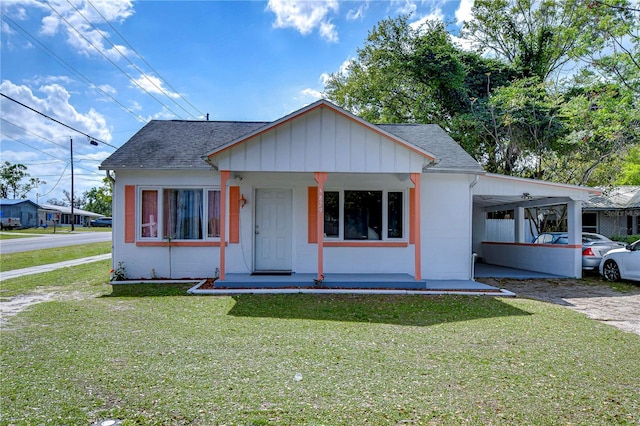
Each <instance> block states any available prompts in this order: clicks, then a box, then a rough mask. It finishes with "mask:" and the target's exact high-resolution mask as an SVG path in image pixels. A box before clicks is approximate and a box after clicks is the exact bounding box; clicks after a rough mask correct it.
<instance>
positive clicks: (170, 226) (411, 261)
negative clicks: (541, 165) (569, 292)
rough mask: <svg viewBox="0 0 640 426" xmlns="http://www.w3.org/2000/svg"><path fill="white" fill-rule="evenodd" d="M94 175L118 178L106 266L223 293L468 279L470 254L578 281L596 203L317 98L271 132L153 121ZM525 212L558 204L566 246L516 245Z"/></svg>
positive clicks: (435, 136) (441, 136)
mask: <svg viewBox="0 0 640 426" xmlns="http://www.w3.org/2000/svg"><path fill="white" fill-rule="evenodd" d="M100 169H102V170H107V171H108V172H109V171H115V175H116V180H115V185H114V195H113V264H114V265H118V264H119V263H120V262H122V265H123V266H124V267H125V269H126V273H127V276H128V277H129V278H135V279H145V278H207V277H214V276H219V278H220V281H219V282H220V283H222V285H224V283H225V280H226V279H227V275H230V274H313V276H314V277H316V279H318V280H322V279H323V278H326V282H329V281H330V279H331V274H365V273H366V274H404V275H407V274H408V275H410V276H411V277H413V279H414V280H415V281H424V280H469V279H472V278H473V272H472V271H473V266H472V262H473V259H474V258H475V256H474V251H475V252H478V253H479V254H480V255H481V256H483V258H485V259H488V258H498V260H497V263H500V262H502V260H500V258H505V259H507V260H506V261H507V262H508V263H509V262H510V263H511V264H512V265H513V266H519V265H522V264H523V263H522V262H521V259H519V257H522V258H525V259H526V261H525V263H524V264H528V263H526V262H530V261H531V259H538V264H536V265H534V267H533V268H530V269H534V270H535V267H536V266H539V270H543V271H547V270H549V269H550V270H551V273H558V274H560V275H567V276H580V275H581V271H582V268H581V257H580V248H581V246H582V244H581V239H580V229H581V220H580V218H581V216H580V203H581V201H584V200H586V199H587V198H588V196H589V194H590V193H591V192H594V191H593V190H591V189H588V188H582V187H576V186H570V185H559V184H551V183H547V182H541V181H532V180H526V179H518V178H510V177H506V176H500V175H493V174H487V173H485V172H484V170H483V169H482V167H481V166H480V164H478V163H477V162H476V161H475V160H474V159H473V158H472V157H471V156H470V155H469V154H467V153H466V152H465V151H464V150H463V149H462V148H461V147H460V145H459V144H458V143H456V142H455V141H454V140H453V139H451V138H450V137H449V136H448V135H447V134H446V133H445V132H444V131H443V130H442V129H441V128H440V127H438V126H437V125H420V124H399V125H392V124H384V125H374V124H371V123H369V122H367V121H365V120H362V119H360V118H358V117H356V116H354V115H352V114H350V113H348V112H346V111H344V110H342V109H340V108H338V107H336V106H335V105H333V104H331V103H330V102H327V101H324V100H321V101H318V102H316V103H314V104H312V105H309V106H307V107H305V108H302V109H300V110H299V111H296V112H294V113H292V114H290V115H288V116H285V117H283V118H281V119H279V120H276V121H274V122H229V121H216V122H214V121H211V122H210V121H155V120H154V121H151V122H149V123H148V124H146V125H145V126H144V127H143V128H142V129H141V130H140V131H139V132H138V133H136V134H135V135H134V136H133V137H132V138H131V139H130V140H129V141H128V142H127V143H126V144H124V145H123V146H122V147H120V148H119V149H118V150H117V151H116V152H115V153H113V154H112V155H111V156H110V157H109V158H107V159H106V160H105V161H104V162H103V163H102V164H101V165H100ZM529 194H531V195H529ZM536 203H538V204H539V205H549V204H552V203H566V204H567V205H568V207H569V208H568V210H569V221H568V223H569V239H570V244H569V245H567V246H566V247H546V246H537V247H529V246H531V245H530V244H525V241H524V232H523V228H524V226H523V225H522V223H523V221H524V217H523V216H524V215H523V214H522V212H523V210H524V207H528V206H532V205H536ZM506 209H512V210H514V212H515V213H514V215H515V218H516V225H515V227H516V231H515V232H514V235H516V238H515V239H514V241H513V242H501V243H499V244H485V243H486V242H485V241H484V227H485V217H486V215H487V212H490V211H497V210H506ZM524 246H527V247H525V248H527V249H529V250H523V247H524ZM503 251H504V252H507V253H508V254H507V255H504V254H501V253H502V252H503ZM532 251H533V254H532ZM558 251H560V253H558ZM514 256H515V257H514ZM518 256H519V257H518ZM549 258H550V259H551V260H550V261H549V260H547V259H549ZM310 284H313V283H310ZM255 285H256V286H259V285H261V284H260V283H258V282H256V284H255Z"/></svg>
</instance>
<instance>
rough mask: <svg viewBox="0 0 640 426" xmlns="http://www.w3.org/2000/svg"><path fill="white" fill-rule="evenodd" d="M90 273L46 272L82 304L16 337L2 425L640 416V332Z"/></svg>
mask: <svg viewBox="0 0 640 426" xmlns="http://www.w3.org/2000/svg"><path fill="white" fill-rule="evenodd" d="M92 265H93V267H92V268H85V269H79V268H82V267H78V268H69V270H68V271H76V272H74V273H73V274H70V273H68V274H66V275H55V276H54V275H51V274H54V273H53V272H52V273H50V274H43V275H39V276H32V278H31V280H32V281H37V282H39V283H41V285H44V286H52V287H51V289H52V290H55V291H57V292H59V293H63V294H64V293H65V292H66V294H68V296H69V298H72V297H73V298H75V299H81V300H75V299H71V300H63V301H53V302H47V303H41V304H38V305H34V306H32V307H30V308H29V309H27V310H26V311H24V312H22V313H21V314H19V315H17V316H13V317H8V318H7V324H5V325H3V326H2V330H1V332H0V333H1V337H2V338H1V339H0V349H1V353H0V355H1V357H0V362H1V364H0V365H1V366H2V379H1V380H2V383H1V385H2V386H1V390H0V398H1V399H0V406H1V407H2V410H0V424H2V425H9V424H17V425H21V424H24V425H27V424H55V425H69V424H84V425H89V424H92V423H93V422H96V421H98V420H104V419H123V420H125V424H128V425H186V424H198V425H215V424H228V425H232V424H241V425H267V424H274V425H282V424H285V425H288V424H295V425H298V424H313V425H320V424H325V425H341V424H344V425H351V424H372V425H387V424H393V425H395V424H404V423H409V424H456V425H457V424H465V423H466V424H585V425H586V424H589V425H592V424H602V425H604V424H638V422H640V398H638V395H639V394H640V380H639V378H640V363H639V362H638V354H639V353H640V336H637V335H634V334H630V333H625V332H622V331H619V330H618V329H615V328H613V327H611V326H608V325H605V324H602V323H598V322H596V321H593V320H589V319H587V318H586V317H585V316H584V315H581V314H579V313H576V312H574V311H572V310H569V309H566V308H563V307H560V306H556V305H552V304H548V303H544V302H539V301H533V300H528V299H518V298H515V299H511V298H492V297H461V296H446V297H429V296H350V295H340V296H335V295H333V296H332V295H322V296H318V295H241V296H236V297H227V296H188V295H186V294H185V293H184V291H185V290H186V289H187V288H188V286H182V285H164V286H151V285H120V286H117V287H115V291H112V289H111V287H110V286H108V285H105V284H104V282H106V281H107V280H108V262H98V263H95V264H92ZM85 266H88V265H85ZM36 277H37V278H36ZM26 278H27V277H24V279H26ZM11 281H15V280H9V281H5V282H3V283H2V285H3V288H4V286H5V284H7V283H10V282H11ZM53 286H55V287H53ZM33 288H35V286H34V285H33V284H29V283H27V282H26V281H25V282H22V283H20V284H15V285H14V287H13V291H14V292H20V291H21V289H22V292H23V293H28V292H31V291H32V289H33ZM42 290H43V289H42V288H40V291H42ZM88 296H91V297H88Z"/></svg>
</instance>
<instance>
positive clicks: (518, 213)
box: [513, 207, 531, 243]
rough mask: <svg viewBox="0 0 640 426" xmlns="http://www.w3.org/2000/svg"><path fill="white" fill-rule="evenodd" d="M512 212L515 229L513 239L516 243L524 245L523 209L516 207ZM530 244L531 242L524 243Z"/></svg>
mask: <svg viewBox="0 0 640 426" xmlns="http://www.w3.org/2000/svg"><path fill="white" fill-rule="evenodd" d="M513 210H514V216H515V217H514V218H513V219H514V225H515V227H516V229H515V237H516V240H515V242H516V243H524V242H525V240H524V223H525V215H524V207H516V208H515V209H513ZM526 242H528V243H530V242H531V241H526Z"/></svg>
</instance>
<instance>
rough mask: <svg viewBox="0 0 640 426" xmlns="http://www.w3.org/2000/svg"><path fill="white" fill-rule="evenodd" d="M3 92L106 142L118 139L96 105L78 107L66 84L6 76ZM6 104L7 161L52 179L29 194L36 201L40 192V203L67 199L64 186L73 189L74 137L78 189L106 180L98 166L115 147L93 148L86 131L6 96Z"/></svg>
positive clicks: (2, 101) (1, 86) (4, 138)
mask: <svg viewBox="0 0 640 426" xmlns="http://www.w3.org/2000/svg"><path fill="white" fill-rule="evenodd" d="M41 80H42V81H47V80H50V81H55V80H56V78H47V77H42V78H41ZM57 80H59V81H63V80H64V79H57ZM29 84H32V83H29ZM0 92H2V93H3V94H5V95H7V96H9V97H10V98H12V99H15V100H16V101H19V102H21V103H23V104H25V105H27V106H29V107H31V108H33V109H35V110H37V111H40V112H42V113H43V114H46V115H47V116H49V117H52V118H54V119H56V120H58V121H60V122H62V123H65V124H67V125H69V126H71V127H73V128H75V129H78V130H80V131H82V132H85V133H87V134H89V135H91V136H92V137H95V138H98V139H100V140H102V141H105V142H111V140H112V135H111V131H110V129H109V128H108V126H107V123H106V119H105V118H104V117H103V116H102V115H101V114H99V113H98V112H96V111H95V110H94V109H93V108H91V109H89V111H86V112H81V111H78V109H77V108H76V107H75V106H74V105H72V101H73V97H72V95H71V94H70V93H69V91H67V89H66V88H65V87H63V86H62V84H59V83H45V84H42V85H41V86H39V87H36V86H31V85H18V84H14V83H13V82H11V81H10V80H4V81H2V83H0ZM0 105H1V109H2V119H3V120H4V121H3V122H2V133H1V134H0V140H1V141H2V160H3V161H10V162H14V163H21V164H25V165H26V166H27V168H28V169H27V172H28V173H29V174H30V176H32V177H37V178H40V179H41V180H44V181H46V182H47V183H46V184H43V185H40V186H39V187H38V188H37V189H34V190H32V191H31V192H30V193H29V197H30V198H31V199H32V200H34V201H35V200H36V193H37V194H39V197H40V199H39V201H40V202H46V200H48V199H51V198H58V199H62V197H63V196H62V190H63V189H66V190H69V189H70V168H69V160H70V156H69V147H70V139H73V150H74V170H75V174H76V177H75V191H76V194H78V195H80V194H81V193H82V192H84V191H86V190H89V189H90V188H91V187H94V186H99V185H100V184H101V180H102V178H103V177H104V174H103V173H101V172H99V171H98V169H97V164H98V162H97V161H95V160H100V159H104V158H106V156H107V155H108V154H109V153H110V152H111V150H110V149H109V148H107V147H105V146H103V145H100V146H98V147H93V146H91V145H89V143H88V140H87V138H86V137H85V136H84V135H82V134H78V133H76V132H74V131H73V130H71V129H69V128H67V127H64V126H62V125H60V124H58V123H56V122H54V121H52V120H49V119H47V118H45V117H42V116H41V115H39V114H37V113H36V112H34V111H31V110H30V109H28V108H25V107H23V106H21V105H19V104H17V103H15V102H13V101H11V100H9V99H6V98H4V97H3V98H0Z"/></svg>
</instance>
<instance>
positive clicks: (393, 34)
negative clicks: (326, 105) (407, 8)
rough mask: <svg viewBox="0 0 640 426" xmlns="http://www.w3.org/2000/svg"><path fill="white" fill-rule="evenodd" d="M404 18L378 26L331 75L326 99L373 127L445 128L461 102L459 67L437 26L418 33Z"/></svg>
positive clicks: (445, 35) (427, 26) (432, 24)
mask: <svg viewBox="0 0 640 426" xmlns="http://www.w3.org/2000/svg"><path fill="white" fill-rule="evenodd" d="M408 18H409V16H408V15H404V16H400V17H398V18H396V19H386V20H383V21H381V22H379V23H378V24H377V25H376V26H375V27H374V28H373V29H372V30H371V31H370V32H369V36H368V37H367V41H366V43H365V46H364V47H363V48H361V49H358V57H357V59H353V60H351V61H350V63H349V65H348V67H347V70H346V72H339V73H335V74H332V75H331V76H330V78H329V80H328V81H327V84H326V86H325V94H326V96H327V97H328V98H329V99H331V100H332V101H334V102H335V103H337V104H338V105H340V106H342V107H343V108H346V109H348V110H350V111H352V112H354V113H356V114H358V115H359V116H360V117H362V118H364V119H365V120H368V121H372V122H377V123H389V122H396V123H397V122H404V123H407V122H420V123H425V122H429V123H433V122H436V123H445V122H446V121H447V120H449V119H450V118H451V116H452V115H454V114H455V113H457V112H458V111H459V109H460V104H461V103H463V104H464V102H465V97H464V95H462V92H463V81H464V78H465V68H464V64H463V63H462V61H461V60H460V57H459V55H458V50H457V48H456V47H455V46H454V45H453V43H452V42H451V39H450V36H449V34H448V33H447V32H446V30H445V28H444V25H443V24H442V23H440V22H435V21H433V22H430V21H428V22H426V23H425V24H424V25H422V26H421V27H419V28H416V29H414V28H412V27H411V26H410V25H409V24H408Z"/></svg>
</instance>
